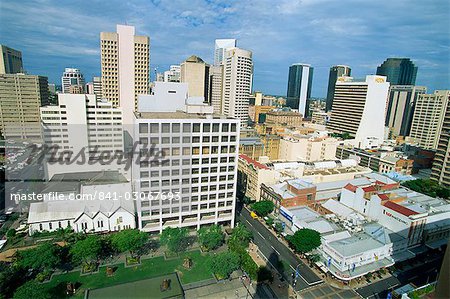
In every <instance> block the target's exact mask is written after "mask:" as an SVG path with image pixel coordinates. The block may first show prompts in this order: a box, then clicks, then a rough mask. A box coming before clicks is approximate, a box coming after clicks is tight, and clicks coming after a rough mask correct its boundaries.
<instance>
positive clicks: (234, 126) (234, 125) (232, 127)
mask: <svg viewBox="0 0 450 299" xmlns="http://www.w3.org/2000/svg"><path fill="white" fill-rule="evenodd" d="M231 132H236V124H231Z"/></svg>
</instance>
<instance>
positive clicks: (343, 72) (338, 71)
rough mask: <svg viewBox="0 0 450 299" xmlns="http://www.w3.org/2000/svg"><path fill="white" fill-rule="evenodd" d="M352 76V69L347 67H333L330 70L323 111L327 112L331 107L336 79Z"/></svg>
mask: <svg viewBox="0 0 450 299" xmlns="http://www.w3.org/2000/svg"><path fill="white" fill-rule="evenodd" d="M351 74H352V69H351V68H350V67H349V66H347V65H334V66H332V67H331V68H330V75H329V77H328V91H327V100H326V105H325V111H326V112H328V111H330V110H331V108H332V106H333V99H334V88H335V85H336V81H337V78H339V77H343V76H344V77H350V76H351Z"/></svg>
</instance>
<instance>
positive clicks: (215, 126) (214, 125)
mask: <svg viewBox="0 0 450 299" xmlns="http://www.w3.org/2000/svg"><path fill="white" fill-rule="evenodd" d="M213 132H219V124H213Z"/></svg>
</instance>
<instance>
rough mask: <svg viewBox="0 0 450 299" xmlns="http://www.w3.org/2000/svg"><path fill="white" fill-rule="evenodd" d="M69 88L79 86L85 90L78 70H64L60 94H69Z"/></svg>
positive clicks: (81, 75)
mask: <svg viewBox="0 0 450 299" xmlns="http://www.w3.org/2000/svg"><path fill="white" fill-rule="evenodd" d="M70 86H81V87H82V89H83V90H84V91H86V90H85V80H84V77H83V74H82V73H81V72H80V70H79V69H74V68H66V69H65V70H64V73H63V75H62V77H61V87H62V93H69V88H70Z"/></svg>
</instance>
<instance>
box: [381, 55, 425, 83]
mask: <svg viewBox="0 0 450 299" xmlns="http://www.w3.org/2000/svg"><path fill="white" fill-rule="evenodd" d="M377 75H381V76H387V80H388V82H389V83H391V85H415V84H416V76H417V66H415V65H414V63H413V62H412V61H411V59H409V58H388V59H386V60H385V61H384V62H383V64H382V65H380V66H379V67H378V68H377Z"/></svg>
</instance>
